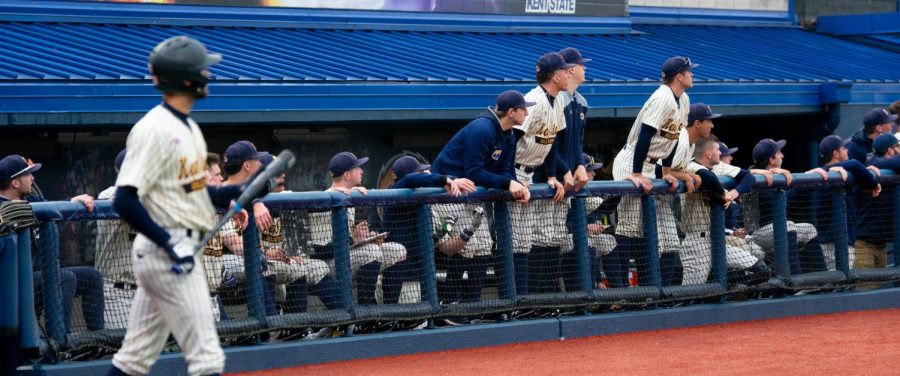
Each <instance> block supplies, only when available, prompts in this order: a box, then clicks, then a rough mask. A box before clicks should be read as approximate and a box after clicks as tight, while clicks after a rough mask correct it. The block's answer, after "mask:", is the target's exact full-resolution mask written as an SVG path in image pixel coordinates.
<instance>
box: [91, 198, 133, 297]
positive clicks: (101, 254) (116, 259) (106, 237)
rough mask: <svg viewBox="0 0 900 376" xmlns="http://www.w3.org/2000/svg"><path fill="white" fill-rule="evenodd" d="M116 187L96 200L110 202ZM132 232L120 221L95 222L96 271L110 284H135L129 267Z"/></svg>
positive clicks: (129, 227)
mask: <svg viewBox="0 0 900 376" xmlns="http://www.w3.org/2000/svg"><path fill="white" fill-rule="evenodd" d="M115 195H116V187H115V186H113V187H109V188H107V189H106V190H104V191H103V192H100V194H99V195H97V199H98V200H112V199H113V198H115ZM133 238H134V230H132V229H131V226H129V225H128V224H127V223H125V221H123V220H121V219H110V220H99V221H97V253H96V258H97V261H96V265H97V270H99V271H100V273H102V274H103V278H104V279H106V280H109V281H112V282H124V283H128V284H132V285H133V284H135V283H137V282H136V280H135V278H134V270H133V268H132V267H131V240H132V239H133Z"/></svg>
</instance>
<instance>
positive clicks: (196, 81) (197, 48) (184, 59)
mask: <svg viewBox="0 0 900 376" xmlns="http://www.w3.org/2000/svg"><path fill="white" fill-rule="evenodd" d="M220 61H222V55H220V54H213V53H209V52H208V51H207V50H206V46H204V45H203V43H200V41H198V40H196V39H194V38H191V37H187V36H184V35H182V36H177V37H172V38H169V39H166V40H164V41H162V42H161V43H160V44H158V45H156V47H154V48H153V52H151V53H150V57H149V59H148V64H149V67H150V73H151V74H153V75H154V76H156V78H157V80H156V88H157V89H159V90H161V91H164V92H166V91H178V92H185V93H199V92H201V91H202V90H203V88H204V87H205V86H206V83H207V81H208V79H207V78H206V77H204V76H203V74H202V72H203V70H204V69H206V68H207V67H209V66H211V65H215V64H218V63H219V62H220ZM185 81H190V83H189V84H185Z"/></svg>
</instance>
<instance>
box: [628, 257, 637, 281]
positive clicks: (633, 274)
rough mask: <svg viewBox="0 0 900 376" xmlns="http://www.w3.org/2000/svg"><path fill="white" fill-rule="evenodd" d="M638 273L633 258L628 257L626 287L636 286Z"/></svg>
mask: <svg viewBox="0 0 900 376" xmlns="http://www.w3.org/2000/svg"><path fill="white" fill-rule="evenodd" d="M637 285H638V273H637V264H635V262H634V259H628V287H637Z"/></svg>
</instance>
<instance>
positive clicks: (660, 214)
mask: <svg viewBox="0 0 900 376" xmlns="http://www.w3.org/2000/svg"><path fill="white" fill-rule="evenodd" d="M698 66H699V64H693V63H691V59H689V58H686V57H681V56H676V57H673V58H670V59H668V60H666V62H665V63H663V65H662V78H663V83H662V85H660V86H659V88H658V89H656V91H655V92H654V93H653V94H652V95H651V96H650V98H649V99H648V100H647V102H645V103H644V106H643V107H642V108H641V111H640V112H639V113H638V116H637V118H636V119H635V120H634V124H632V126H631V132H629V133H628V141H627V143H626V144H625V147H624V148H622V150H621V151H619V154H617V155H616V158H615V160H614V161H613V178H614V179H615V180H622V179H625V180H631V181H632V182H633V183H634V185H635V186H636V187H640V188H641V189H643V191H644V192H645V193H646V192H649V191H650V188H651V183H650V179H651V178H654V177H656V166H657V162H658V161H662V173H663V176H662V177H663V179H665V180H666V181H667V182H668V183H669V184H671V185H672V189H673V190H674V189H676V188H677V187H678V180H679V179H678V178H676V175H679V176H681V178H682V179H681V180H683V181H684V182H685V184H686V185H687V187H688V190H689V191H691V190H693V188H694V185H695V181H694V180H693V179H692V178H689V176H688V175H680V174H678V173H676V174H673V173H672V170H671V166H672V161H673V158H674V156H675V151H676V145H677V144H678V143H679V139H683V137H682V130H683V129H684V128H685V127H686V126H687V125H688V114H689V112H690V107H691V103H690V98H689V97H688V95H687V93H686V91H687V90H688V89H690V88H692V87H693V86H694V73H693V69H694V68H696V67H698ZM688 147H689V146H688V145H682V148H683V150H688V149H687V148H688ZM654 199H656V224H657V231H658V232H659V252H660V272H661V274H662V276H663V280H664V283H665V282H666V280H668V279H671V278H672V277H671V276H672V275H673V274H674V273H673V271H674V269H675V265H676V264H677V261H678V255H677V253H676V252H677V251H678V233H677V231H676V229H675V215H674V214H673V212H672V207H671V206H670V205H669V203H668V200H667V199H666V197H665V196H655V197H654ZM618 218H619V221H618V224H617V226H616V240H617V241H618V243H619V245H620V249H621V252H623V254H622V255H620V256H619V257H612V258H610V259H611V260H620V261H625V260H628V259H634V260H635V261H636V263H637V265H636V266H637V267H638V270H639V271H638V280H639V284H640V285H647V284H649V283H650V276H649V273H647V269H646V268H647V261H646V258H647V257H646V255H645V254H644V253H645V252H644V251H643V250H642V247H641V243H642V240H641V239H642V238H643V237H644V235H643V233H644V230H643V227H642V222H643V221H642V218H641V197H640V196H634V195H628V196H624V197H622V201H621V202H620V203H619V208H618ZM614 252H616V251H614ZM606 269H607V270H608V271H609V272H610V273H611V274H619V276H618V277H613V276H611V277H610V280H611V281H613V282H614V283H615V281H622V280H625V274H626V270H625V268H624V267H623V266H622V265H621V262H620V263H619V265H609V266H607V268H606ZM616 287H621V286H616Z"/></svg>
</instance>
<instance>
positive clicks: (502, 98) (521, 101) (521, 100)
mask: <svg viewBox="0 0 900 376" xmlns="http://www.w3.org/2000/svg"><path fill="white" fill-rule="evenodd" d="M534 105H535V102H526V101H525V96H524V95H522V93H520V92H518V91H515V90H507V91H504V92H502V93H500V95H498V96H497V111H506V110H509V109H511V108H525V107H531V106H534Z"/></svg>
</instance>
